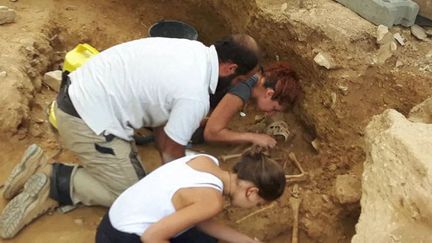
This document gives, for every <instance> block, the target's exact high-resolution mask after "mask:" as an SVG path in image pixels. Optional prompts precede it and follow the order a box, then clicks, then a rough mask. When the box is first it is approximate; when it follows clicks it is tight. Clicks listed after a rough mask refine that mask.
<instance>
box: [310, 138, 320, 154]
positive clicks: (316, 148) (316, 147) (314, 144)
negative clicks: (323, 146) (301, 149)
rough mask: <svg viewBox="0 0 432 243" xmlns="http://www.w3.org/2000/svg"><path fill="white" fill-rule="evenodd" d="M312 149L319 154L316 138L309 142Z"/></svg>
mask: <svg viewBox="0 0 432 243" xmlns="http://www.w3.org/2000/svg"><path fill="white" fill-rule="evenodd" d="M311 145H312V147H313V148H314V149H315V151H317V152H319V149H320V143H319V141H318V139H317V138H315V139H314V140H313V141H312V142H311Z"/></svg>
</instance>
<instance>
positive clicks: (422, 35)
mask: <svg viewBox="0 0 432 243" xmlns="http://www.w3.org/2000/svg"><path fill="white" fill-rule="evenodd" d="M411 33H412V34H413V36H415V37H416V38H417V39H419V40H422V41H425V40H427V35H426V32H425V30H424V29H423V28H422V27H420V26H418V25H416V24H415V25H413V26H411Z"/></svg>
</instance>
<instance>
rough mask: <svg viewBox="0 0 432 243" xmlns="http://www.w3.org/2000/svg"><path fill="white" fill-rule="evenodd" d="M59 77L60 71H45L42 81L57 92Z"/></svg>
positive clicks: (60, 76)
mask: <svg viewBox="0 0 432 243" xmlns="http://www.w3.org/2000/svg"><path fill="white" fill-rule="evenodd" d="M61 79H62V71H60V70H56V71H51V72H47V73H45V75H44V77H43V82H44V84H46V85H47V86H48V87H50V88H51V89H53V90H54V91H56V92H59V90H60V83H61Z"/></svg>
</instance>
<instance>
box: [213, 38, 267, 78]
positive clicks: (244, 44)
mask: <svg viewBox="0 0 432 243" xmlns="http://www.w3.org/2000/svg"><path fill="white" fill-rule="evenodd" d="M214 46H215V48H216V52H217V54H218V58H219V62H232V63H235V64H237V65H238V67H237V70H236V73H235V74H236V75H244V74H247V73H248V72H250V71H251V70H252V69H253V68H254V67H255V66H256V65H257V64H258V59H259V58H258V55H259V54H258V53H259V50H258V46H257V44H256V42H255V40H254V39H253V38H252V37H250V36H249V35H245V34H236V35H230V36H227V37H224V38H222V39H220V40H218V41H216V42H215V43H214Z"/></svg>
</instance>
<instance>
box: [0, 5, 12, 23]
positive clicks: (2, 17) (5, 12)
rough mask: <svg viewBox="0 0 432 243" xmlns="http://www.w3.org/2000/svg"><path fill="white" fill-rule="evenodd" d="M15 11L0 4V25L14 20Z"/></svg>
mask: <svg viewBox="0 0 432 243" xmlns="http://www.w3.org/2000/svg"><path fill="white" fill-rule="evenodd" d="M15 18H16V13H15V10H13V9H10V8H8V7H6V6H0V25H1V24H8V23H13V22H15Z"/></svg>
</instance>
